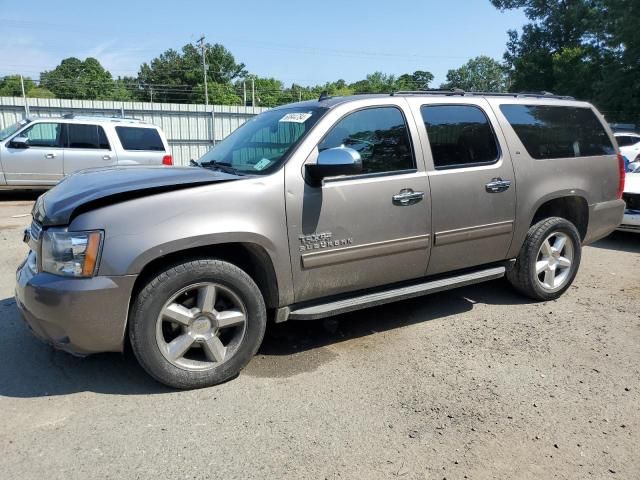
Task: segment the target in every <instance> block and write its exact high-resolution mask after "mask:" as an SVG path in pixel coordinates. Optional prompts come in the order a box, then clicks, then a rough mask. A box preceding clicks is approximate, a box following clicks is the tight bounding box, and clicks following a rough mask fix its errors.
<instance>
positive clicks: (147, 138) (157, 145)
mask: <svg viewBox="0 0 640 480" xmlns="http://www.w3.org/2000/svg"><path fill="white" fill-rule="evenodd" d="M116 133H117V134H118V138H119V139H120V143H121V144H122V148H124V149H125V150H131V151H148V152H164V144H163V143H162V139H161V138H160V134H159V133H158V130H156V129H155V128H142V127H116Z"/></svg>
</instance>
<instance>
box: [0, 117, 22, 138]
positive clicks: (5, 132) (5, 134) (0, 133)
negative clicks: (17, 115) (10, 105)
mask: <svg viewBox="0 0 640 480" xmlns="http://www.w3.org/2000/svg"><path fill="white" fill-rule="evenodd" d="M27 123H29V120H27V119H24V120H20V121H19V122H17V123H14V124H13V125H9V126H8V127H6V128H3V129H2V130H0V142H2V141H3V140H6V139H7V138H9V137H10V136H11V135H13V134H14V133H16V132H17V131H18V130H20V129H21V128H22V127H24V126H25V125H26V124H27Z"/></svg>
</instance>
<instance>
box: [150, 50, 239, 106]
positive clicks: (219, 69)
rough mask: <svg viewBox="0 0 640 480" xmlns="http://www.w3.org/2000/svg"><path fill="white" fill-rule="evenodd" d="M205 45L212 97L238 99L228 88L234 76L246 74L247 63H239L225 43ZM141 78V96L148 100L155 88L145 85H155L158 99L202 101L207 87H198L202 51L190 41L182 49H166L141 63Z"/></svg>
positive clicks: (155, 94)
mask: <svg viewBox="0 0 640 480" xmlns="http://www.w3.org/2000/svg"><path fill="white" fill-rule="evenodd" d="M205 48H206V55H205V59H206V64H207V87H208V88H209V90H210V91H209V96H210V98H214V99H222V100H223V101H231V100H237V96H233V95H232V96H229V94H228V88H229V87H230V86H231V82H232V81H233V80H235V79H237V78H239V77H242V76H244V75H246V74H247V71H246V69H245V65H244V63H236V60H235V57H234V56H233V54H231V52H229V51H228V50H227V49H226V48H224V47H223V46H222V45H219V44H215V45H211V44H206V46H205ZM138 81H139V83H140V84H141V85H142V92H143V93H142V94H141V95H142V97H143V98H142V99H143V100H146V101H150V100H151V91H150V89H151V88H152V87H145V86H146V85H151V86H154V87H153V88H154V92H153V100H154V101H157V102H173V103H193V102H197V101H198V100H200V101H202V100H204V93H203V91H204V88H203V89H202V90H203V91H202V92H201V91H200V89H199V88H198V85H202V84H203V69H202V53H201V51H200V49H198V48H196V47H195V46H194V45H191V44H187V45H185V46H183V47H182V52H178V51H176V50H173V49H170V50H167V51H166V52H164V53H162V54H160V56H158V57H156V58H154V59H153V60H151V62H149V63H144V64H142V66H141V67H140V72H139V73H138ZM211 85H213V86H211ZM215 85H218V86H215ZM212 92H213V93H212Z"/></svg>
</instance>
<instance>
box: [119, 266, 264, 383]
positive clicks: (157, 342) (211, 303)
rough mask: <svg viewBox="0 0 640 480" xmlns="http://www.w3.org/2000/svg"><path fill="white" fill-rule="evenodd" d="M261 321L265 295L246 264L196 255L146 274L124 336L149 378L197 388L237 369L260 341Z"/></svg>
mask: <svg viewBox="0 0 640 480" xmlns="http://www.w3.org/2000/svg"><path fill="white" fill-rule="evenodd" d="M266 323H267V315H266V309H265V304H264V299H263V298H262V295H261V293H260V290H259V288H258V286H257V285H256V284H255V282H254V281H253V280H252V279H251V277H250V276H249V275H247V273H246V272H244V271H243V270H241V269H240V268H238V267H236V266H235V265H233V264H231V263H228V262H224V261H221V260H213V259H198V260H193V261H189V262H184V263H180V264H176V265H173V266H171V267H170V268H167V269H166V270H164V271H162V272H160V273H159V274H158V275H156V276H155V277H154V278H152V279H151V280H150V281H149V282H147V284H146V285H145V286H144V287H143V288H142V290H141V291H140V293H139V294H138V296H137V297H136V299H135V301H134V303H133V306H132V308H131V313H130V325H129V338H130V340H131V346H132V349H133V352H134V354H135V356H136V358H137V359H138V362H139V363H140V365H142V367H143V368H144V369H145V370H146V371H147V373H149V374H150V375H151V376H152V377H153V378H155V379H156V380H158V381H159V382H161V383H164V384H165V385H168V386H170V387H174V388H182V389H190V388H201V387H208V386H212V385H216V384H219V383H222V382H224V381H226V380H229V379H230V378H232V377H234V376H236V375H237V374H238V373H239V372H240V370H242V368H243V367H244V366H245V365H246V364H247V363H249V361H250V360H251V358H252V357H253V356H254V355H255V353H256V351H257V350H258V348H259V346H260V344H261V343H262V338H263V336H264V331H265V328H266Z"/></svg>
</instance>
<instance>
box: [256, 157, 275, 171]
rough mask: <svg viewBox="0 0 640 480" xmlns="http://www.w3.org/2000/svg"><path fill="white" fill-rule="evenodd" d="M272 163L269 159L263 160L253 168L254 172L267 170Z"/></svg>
mask: <svg viewBox="0 0 640 480" xmlns="http://www.w3.org/2000/svg"><path fill="white" fill-rule="evenodd" d="M270 163H271V160H269V159H268V158H263V159H262V160H260V161H259V162H258V163H256V164H255V165H254V166H253V168H254V170H264V169H265V168H267V167H268V166H269V164H270Z"/></svg>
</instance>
